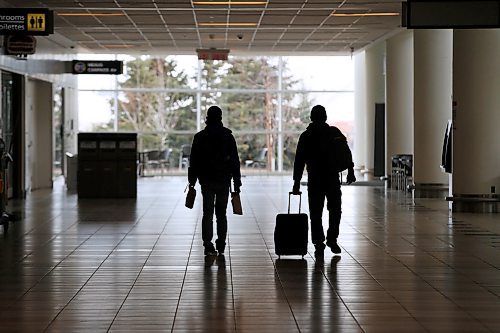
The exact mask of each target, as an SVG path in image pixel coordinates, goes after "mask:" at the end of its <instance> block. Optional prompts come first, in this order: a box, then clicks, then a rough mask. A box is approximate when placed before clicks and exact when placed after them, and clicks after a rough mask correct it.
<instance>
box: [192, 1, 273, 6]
mask: <svg viewBox="0 0 500 333" xmlns="http://www.w3.org/2000/svg"><path fill="white" fill-rule="evenodd" d="M193 5H267V1H193Z"/></svg>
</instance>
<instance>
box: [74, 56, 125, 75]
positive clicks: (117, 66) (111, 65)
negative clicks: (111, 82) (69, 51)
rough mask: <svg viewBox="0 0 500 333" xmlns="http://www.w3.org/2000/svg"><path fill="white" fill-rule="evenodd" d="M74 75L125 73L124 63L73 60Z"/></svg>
mask: <svg viewBox="0 0 500 333" xmlns="http://www.w3.org/2000/svg"><path fill="white" fill-rule="evenodd" d="M71 65H72V66H71V68H72V73H73V74H114V75H119V74H122V73H123V61H115V60H109V61H100V60H73V61H72V63H71Z"/></svg>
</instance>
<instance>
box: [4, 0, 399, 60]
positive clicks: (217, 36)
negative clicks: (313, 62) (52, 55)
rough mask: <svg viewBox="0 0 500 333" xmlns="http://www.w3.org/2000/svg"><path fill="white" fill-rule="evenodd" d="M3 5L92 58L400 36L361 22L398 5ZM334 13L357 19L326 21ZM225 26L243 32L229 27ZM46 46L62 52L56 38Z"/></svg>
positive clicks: (276, 0)
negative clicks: (41, 18) (36, 11)
mask: <svg viewBox="0 0 500 333" xmlns="http://www.w3.org/2000/svg"><path fill="white" fill-rule="evenodd" d="M3 3H4V4H7V7H8V6H9V5H10V6H11V7H21V5H22V7H48V8H50V9H53V10H54V13H55V20H54V22H55V29H54V30H55V33H56V34H58V35H60V36H63V37H65V38H66V39H67V40H68V45H67V46H68V47H76V48H77V49H79V50H80V51H82V52H96V53H100V52H113V53H123V52H127V53H131V54H140V53H143V52H145V51H147V52H150V53H155V54H162V53H166V54H175V53H179V54H180V53H182V54H195V49H196V48H199V47H214V48H217V47H219V48H231V49H232V50H231V52H232V53H264V54H272V53H273V52H280V53H289V54H294V53H296V52H306V53H319V54H321V53H329V54H332V53H341V54H345V53H346V52H350V50H351V48H355V49H359V48H362V47H365V46H367V45H369V44H370V43H373V42H374V41H376V40H378V39H381V38H385V36H388V35H390V34H392V33H393V31H395V30H399V29H400V21H401V19H400V16H390V17H381V16H374V17H373V16H370V17H367V16H362V15H363V14H366V13H372V14H373V13H380V12H396V13H399V12H400V10H401V1H400V0H381V1H375V0H338V1H335V0H268V1H267V3H266V4H263V5H257V6H254V5H249V4H247V5H235V4H231V5H230V6H229V5H227V4H225V5H194V4H193V3H192V1H191V0H72V1H68V0H40V1H31V0H23V1H20V0H3ZM336 13H341V14H351V15H352V14H355V15H358V16H347V17H346V16H331V15H332V14H333V15H335V14H336ZM68 14H72V15H75V14H76V15H77V16H68ZM359 15H361V16H359ZM227 22H229V23H233V24H234V23H246V24H248V25H246V26H235V25H230V26H227V25H226V23H227ZM202 23H218V24H219V25H217V26H202ZM240 37H241V38H240ZM46 38H47V39H51V38H54V39H57V40H58V43H59V44H60V40H61V38H59V36H49V37H46ZM62 40H65V39H64V38H63V39H62Z"/></svg>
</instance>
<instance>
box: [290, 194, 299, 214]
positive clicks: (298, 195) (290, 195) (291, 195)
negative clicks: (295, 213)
mask: <svg viewBox="0 0 500 333" xmlns="http://www.w3.org/2000/svg"><path fill="white" fill-rule="evenodd" d="M293 194H294V193H293V192H288V214H290V198H291V196H292V195H293ZM298 196H299V214H300V206H302V192H299V194H298Z"/></svg>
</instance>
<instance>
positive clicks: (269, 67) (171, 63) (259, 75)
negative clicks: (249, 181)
mask: <svg viewBox="0 0 500 333" xmlns="http://www.w3.org/2000/svg"><path fill="white" fill-rule="evenodd" d="M116 58H117V59H120V60H124V62H125V63H124V74H123V75H119V76H115V77H107V78H106V79H105V80H104V79H103V82H99V83H95V84H92V81H95V80H96V77H95V76H87V77H83V76H81V77H82V79H81V80H80V83H81V84H80V95H79V100H80V111H79V114H80V130H81V131H133V132H137V133H138V137H139V146H138V149H139V151H140V152H141V154H142V155H141V158H142V159H143V160H144V159H147V158H149V161H150V162H149V164H148V163H147V160H146V161H142V162H143V163H145V164H144V167H145V170H144V171H145V173H148V172H150V173H153V174H157V172H152V171H158V170H152V169H151V167H152V166H154V165H159V164H158V163H156V162H151V161H152V158H153V157H154V156H155V154H156V153H155V152H159V153H160V155H162V156H163V157H165V155H166V154H168V163H167V162H165V161H164V164H165V165H167V166H168V168H166V167H165V168H161V169H162V172H164V171H165V170H164V169H168V172H173V171H175V172H179V171H181V172H185V171H186V170H187V168H186V166H187V161H188V155H186V154H187V153H188V150H189V148H190V144H191V142H192V138H193V135H194V134H195V133H196V132H198V131H199V130H201V129H203V128H204V126H205V123H204V122H205V115H206V110H207V109H208V107H209V106H211V105H219V106H220V107H221V109H222V110H223V122H224V125H225V126H227V127H229V128H230V129H231V130H233V134H234V135H235V138H236V141H237V144H238V151H239V154H240V159H241V165H242V170H243V173H249V174H251V173H256V172H272V171H290V170H291V169H292V168H293V159H294V156H295V149H296V145H297V141H298V137H299V135H300V133H301V132H302V131H304V130H305V129H306V127H307V126H308V124H309V121H310V120H309V113H310V110H311V108H312V106H314V105H316V104H322V105H324V106H325V108H326V109H327V112H328V122H329V123H330V124H331V125H335V126H337V127H339V128H340V129H341V130H342V131H343V132H344V134H346V136H347V137H348V138H349V139H350V143H351V144H352V143H353V142H352V123H353V118H354V117H353V114H354V111H353V109H354V101H353V77H354V75H353V74H354V69H353V68H354V67H353V64H352V60H351V59H350V58H348V57H254V58H249V57H230V58H229V60H228V61H198V60H197V59H196V57H194V56H170V57H166V58H153V57H149V56H143V57H135V58H133V57H130V56H118V57H116ZM100 76H101V75H99V77H100ZM82 82H83V83H82ZM116 115H118V116H116ZM183 151H184V153H183ZM150 152H151V153H150ZM148 154H149V156H148ZM160 159H161V158H160ZM142 162H141V163H142ZM147 168H149V169H147Z"/></svg>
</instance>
